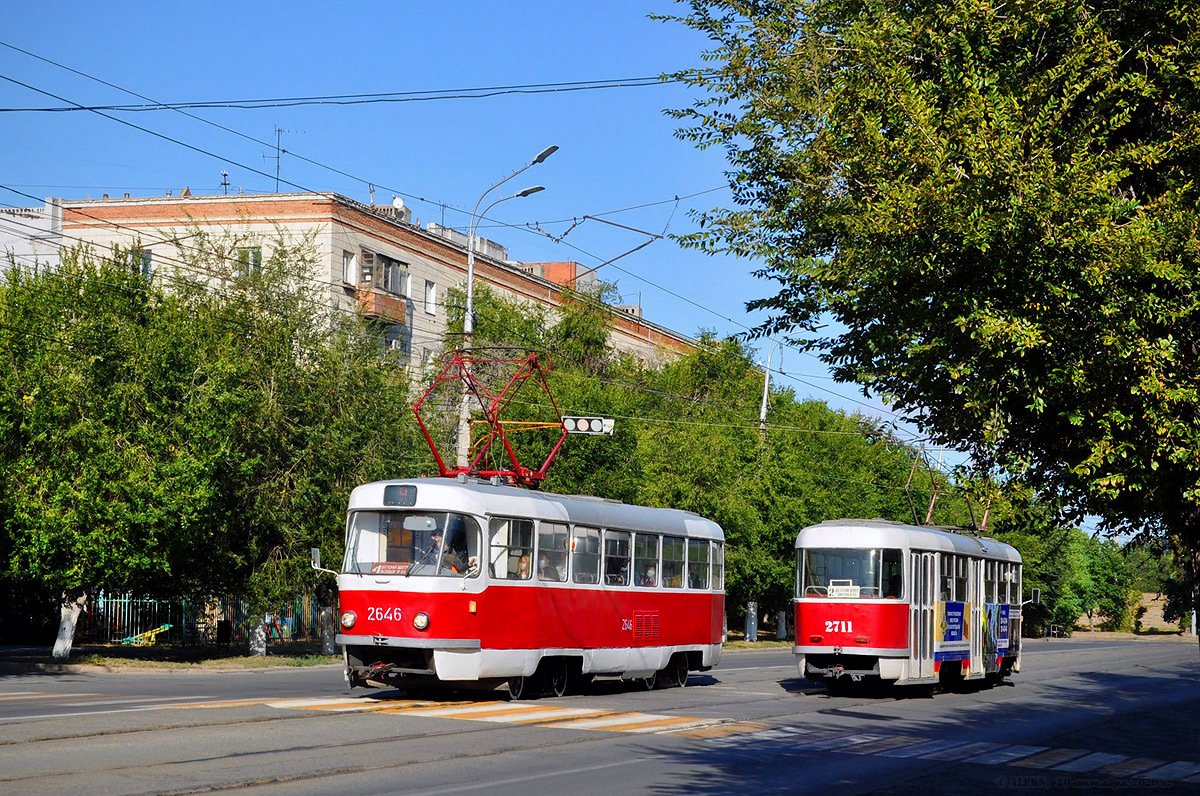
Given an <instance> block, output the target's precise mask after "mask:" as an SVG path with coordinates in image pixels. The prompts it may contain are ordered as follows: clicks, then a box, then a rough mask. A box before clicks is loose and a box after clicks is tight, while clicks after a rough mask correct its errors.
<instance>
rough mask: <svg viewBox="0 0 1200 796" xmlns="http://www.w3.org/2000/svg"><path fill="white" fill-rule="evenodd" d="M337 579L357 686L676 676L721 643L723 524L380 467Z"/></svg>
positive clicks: (550, 687)
mask: <svg viewBox="0 0 1200 796" xmlns="http://www.w3.org/2000/svg"><path fill="white" fill-rule="evenodd" d="M338 587H339V590H340V598H339V600H340V611H341V633H340V634H339V635H338V637H337V642H338V643H339V644H341V645H342V646H343V649H344V654H345V662H346V678H347V680H348V682H349V683H350V685H351V686H358V685H365V684H366V683H367V681H368V680H373V681H377V682H382V683H386V684H389V685H395V686H398V687H402V688H403V687H418V686H422V685H428V684H432V683H436V682H447V683H455V684H460V685H461V684H479V685H484V686H495V685H499V684H501V683H503V682H504V681H508V684H509V689H510V692H511V694H512V696H513V697H514V698H522V697H527V696H536V695H539V694H540V693H543V692H546V691H548V692H551V693H554V694H556V695H561V694H563V693H564V692H565V691H566V690H567V688H568V686H569V685H570V684H571V682H572V681H573V680H574V681H579V680H588V679H591V678H592V677H593V676H596V675H604V676H614V677H621V678H626V679H638V680H641V682H642V683H644V684H645V685H646V686H647V687H653V686H654V685H655V684H656V683H658V684H664V683H666V684H678V685H683V684H685V683H686V681H687V677H688V672H689V671H694V670H707V669H709V668H711V667H712V666H715V665H716V664H717V662H718V660H719V659H720V656H721V641H722V635H723V625H724V590H723V587H724V537H723V534H722V532H721V528H720V527H719V526H718V525H716V524H715V523H713V522H711V521H709V520H706V519H704V518H703V517H700V516H699V515H696V514H692V513H690V512H685V511H679V510H673V509H652V508H644V507H640V506H632V505H627V504H623V503H619V502H615V501H609V500H602V499H598V498H590V497H578V496H566V495H557V494H551V493H544V492H537V491H530V490H527V489H520V488H517V487H512V486H507V485H499V484H494V483H491V482H489V481H484V480H479V479H472V478H467V477H466V476H459V477H457V478H422V479H412V480H397V481H380V482H376V483H371V484H364V485H362V486H359V487H357V488H356V489H355V490H354V492H353V493H352V494H351V497H350V505H349V516H348V519H347V526H346V555H345V559H344V561H343V565H342V571H341V573H340V574H339V575H338Z"/></svg>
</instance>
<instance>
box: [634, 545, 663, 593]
mask: <svg viewBox="0 0 1200 796" xmlns="http://www.w3.org/2000/svg"><path fill="white" fill-rule="evenodd" d="M658 541H659V539H658V534H653V533H639V534H636V535H635V536H634V538H633V573H634V583H635V584H637V585H638V586H642V587H645V588H653V587H655V586H657V585H658Z"/></svg>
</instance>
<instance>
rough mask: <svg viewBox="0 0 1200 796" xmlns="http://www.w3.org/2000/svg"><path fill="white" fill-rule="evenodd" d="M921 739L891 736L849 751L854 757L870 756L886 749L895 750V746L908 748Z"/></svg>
mask: <svg viewBox="0 0 1200 796" xmlns="http://www.w3.org/2000/svg"><path fill="white" fill-rule="evenodd" d="M920 740H922V739H921V738H914V737H913V736H911V735H892V736H889V737H884V738H880V739H879V740H878V741H872V742H867V743H865V744H863V745H861V746H856V747H855V748H854V749H852V750H850V751H852V752H854V754H856V755H871V754H875V753H877V752H883V751H886V750H888V749H895V748H896V747H897V746H909V745H910V744H914V743H917V742H918V741H920Z"/></svg>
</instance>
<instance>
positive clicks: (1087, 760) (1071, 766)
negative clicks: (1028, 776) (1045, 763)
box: [1054, 752, 1129, 772]
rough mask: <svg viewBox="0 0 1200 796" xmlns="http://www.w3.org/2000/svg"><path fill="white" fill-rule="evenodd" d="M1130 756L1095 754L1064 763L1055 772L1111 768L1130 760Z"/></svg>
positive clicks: (1056, 767)
mask: <svg viewBox="0 0 1200 796" xmlns="http://www.w3.org/2000/svg"><path fill="white" fill-rule="evenodd" d="M1128 759H1129V756H1128V755H1118V754H1109V753H1107V752H1093V753H1092V754H1090V755H1084V756H1083V757H1081V758H1079V759H1078V760H1072V761H1071V762H1070V763H1063V764H1062V765H1061V766H1055V767H1054V770H1055V771H1076V772H1085V771H1095V770H1096V769H1098V768H1100V767H1101V766H1111V765H1112V764H1114V763H1120V762H1121V761H1122V760H1128Z"/></svg>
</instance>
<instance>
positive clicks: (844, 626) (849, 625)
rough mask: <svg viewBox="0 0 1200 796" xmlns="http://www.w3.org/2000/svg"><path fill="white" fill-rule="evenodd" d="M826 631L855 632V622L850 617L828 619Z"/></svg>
mask: <svg viewBox="0 0 1200 796" xmlns="http://www.w3.org/2000/svg"><path fill="white" fill-rule="evenodd" d="M825 632H826V633H853V632H854V623H853V622H851V621H850V620H848V619H826V620H825Z"/></svg>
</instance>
